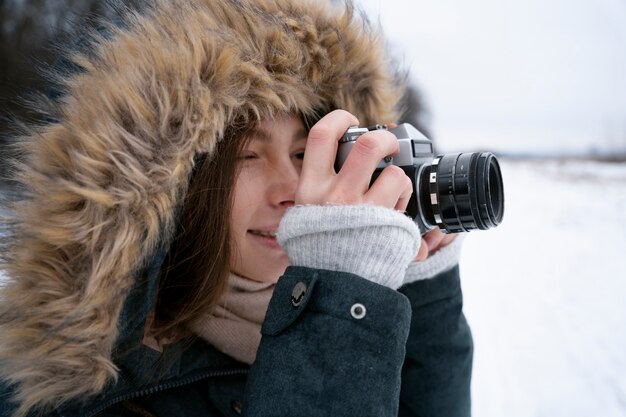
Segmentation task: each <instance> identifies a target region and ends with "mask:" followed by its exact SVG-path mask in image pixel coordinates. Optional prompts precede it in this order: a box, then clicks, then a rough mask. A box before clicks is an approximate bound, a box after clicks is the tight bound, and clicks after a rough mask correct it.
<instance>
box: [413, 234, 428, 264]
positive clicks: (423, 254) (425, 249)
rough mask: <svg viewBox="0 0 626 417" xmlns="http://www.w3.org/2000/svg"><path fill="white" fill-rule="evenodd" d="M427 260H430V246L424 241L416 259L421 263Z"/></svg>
mask: <svg viewBox="0 0 626 417" xmlns="http://www.w3.org/2000/svg"><path fill="white" fill-rule="evenodd" d="M426 258H428V245H427V244H426V242H425V241H424V239H422V244H421V245H420V249H419V251H418V252H417V256H416V257H415V260H416V261H418V262H421V261H425V260H426Z"/></svg>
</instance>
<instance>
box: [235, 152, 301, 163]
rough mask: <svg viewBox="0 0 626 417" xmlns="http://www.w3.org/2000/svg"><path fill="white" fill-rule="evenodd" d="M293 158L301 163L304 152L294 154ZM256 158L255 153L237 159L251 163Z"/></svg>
mask: <svg viewBox="0 0 626 417" xmlns="http://www.w3.org/2000/svg"><path fill="white" fill-rule="evenodd" d="M294 156H295V157H296V158H298V159H299V160H301V161H302V160H303V159H304V151H300V152H296V153H295V154H294ZM257 158H258V156H257V154H255V153H250V154H245V155H242V156H241V157H239V159H240V160H242V161H252V160H255V159H257Z"/></svg>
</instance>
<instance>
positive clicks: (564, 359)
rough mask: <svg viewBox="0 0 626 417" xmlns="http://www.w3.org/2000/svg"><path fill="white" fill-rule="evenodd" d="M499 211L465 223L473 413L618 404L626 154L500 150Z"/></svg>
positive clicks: (482, 416) (624, 407) (612, 415)
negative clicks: (502, 202)
mask: <svg viewBox="0 0 626 417" xmlns="http://www.w3.org/2000/svg"><path fill="white" fill-rule="evenodd" d="M501 162H502V170H503V175H504V185H505V195H506V209H505V216H504V221H503V223H502V224H501V225H500V226H499V227H498V228H496V229H493V230H489V231H478V232H471V233H469V234H468V235H467V238H466V240H465V243H464V249H463V254H462V274H463V289H464V292H465V312H466V315H467V317H468V320H469V321H470V325H471V326H472V331H473V334H474V343H475V359H474V377H473V378H474V379H473V385H472V389H473V401H474V403H473V414H474V416H475V417H544V416H545V417H624V416H626V272H624V262H625V258H626V164H620V165H618V164H600V163H594V162H581V161H577V162H574V161H569V162H558V161H523V162H522V161H507V160H505V161H501Z"/></svg>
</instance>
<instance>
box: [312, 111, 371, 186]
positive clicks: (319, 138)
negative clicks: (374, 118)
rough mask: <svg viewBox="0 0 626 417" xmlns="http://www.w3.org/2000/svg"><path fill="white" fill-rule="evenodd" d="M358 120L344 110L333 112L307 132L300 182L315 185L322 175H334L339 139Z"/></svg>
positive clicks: (356, 124)
mask: <svg viewBox="0 0 626 417" xmlns="http://www.w3.org/2000/svg"><path fill="white" fill-rule="evenodd" d="M358 124H359V120H358V119H357V118H356V117H355V116H354V115H352V114H350V113H348V112H347V111H345V110H334V111H332V112H330V113H328V114H327V115H326V116H324V117H322V118H321V119H320V120H319V121H318V122H317V123H315V125H314V126H313V127H312V128H311V130H310V131H309V135H308V139H307V143H306V149H305V152H304V159H303V161H302V171H301V173H300V178H301V182H311V183H313V184H315V183H317V182H318V181H319V180H320V179H321V178H320V177H321V176H324V175H334V173H335V170H334V165H335V158H336V156H337V144H338V142H339V138H340V137H341V136H342V135H343V134H344V133H345V132H346V130H348V128H349V127H350V126H358Z"/></svg>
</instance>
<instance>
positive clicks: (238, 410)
mask: <svg viewBox="0 0 626 417" xmlns="http://www.w3.org/2000/svg"><path fill="white" fill-rule="evenodd" d="M230 408H232V409H233V411H234V412H235V413H237V414H241V409H242V408H243V404H241V401H239V400H233V401H231V403H230Z"/></svg>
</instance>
